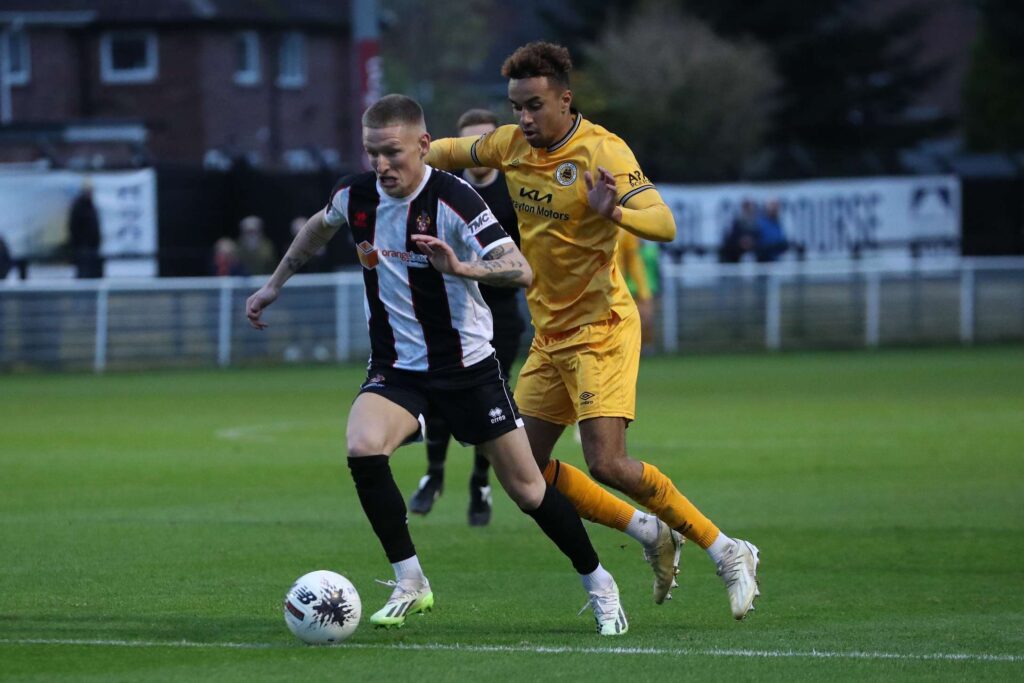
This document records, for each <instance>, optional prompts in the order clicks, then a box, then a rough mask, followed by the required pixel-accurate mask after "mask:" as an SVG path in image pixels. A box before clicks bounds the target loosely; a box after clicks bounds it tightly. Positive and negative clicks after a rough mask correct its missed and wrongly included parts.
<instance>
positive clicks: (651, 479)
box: [633, 462, 718, 550]
mask: <svg viewBox="0 0 1024 683" xmlns="http://www.w3.org/2000/svg"><path fill="white" fill-rule="evenodd" d="M643 466H644V471H643V474H642V475H640V486H639V487H638V490H637V492H636V495H634V496H633V499H634V500H636V502H638V503H640V504H641V505H644V506H646V507H647V509H649V510H650V511H651V512H653V513H654V514H656V515H657V516H658V519H660V520H661V521H663V522H665V523H666V524H668V525H669V526H670V527H672V528H673V529H675V530H676V531H678V532H679V533H681V534H682V535H683V536H686V537H687V538H688V539H690V540H691V541H693V542H694V543H696V544H697V545H699V546H700V547H701V548H703V549H704V550H707V549H708V546H709V545H711V543H712V542H714V540H715V538H717V537H718V527H716V526H715V525H714V524H712V523H711V520H710V519H708V518H707V517H705V516H704V515H703V514H701V511H700V510H698V509H697V508H696V506H694V504H693V503H691V502H690V501H689V500H687V498H686V496H684V495H683V494H682V493H680V492H679V489H677V488H676V485H675V484H673V483H672V480H671V479H669V478H668V477H666V476H665V475H664V474H662V473H661V471H660V470H659V469H658V468H657V467H655V466H654V465H651V464H650V463H646V462H645V463H643Z"/></svg>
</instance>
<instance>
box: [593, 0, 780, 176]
mask: <svg viewBox="0 0 1024 683" xmlns="http://www.w3.org/2000/svg"><path fill="white" fill-rule="evenodd" d="M612 26H614V29H613V28H612ZM583 54H584V56H585V60H584V63H585V64H586V67H585V69H583V70H581V72H580V73H579V74H578V75H577V77H576V87H575V89H576V92H577V95H578V97H577V100H578V102H579V104H580V106H581V107H582V108H583V110H584V111H585V112H586V114H587V116H588V117H589V118H591V119H592V120H594V121H596V122H597V123H600V124H602V125H605V126H607V127H608V128H609V129H611V130H613V131H614V132H615V133H616V134H618V135H620V136H622V137H623V138H624V139H626V140H627V141H628V142H629V143H630V145H631V146H632V148H633V151H634V152H635V153H636V155H637V157H638V160H639V161H640V163H641V164H642V165H643V166H644V168H645V170H646V172H647V173H648V174H649V175H651V176H652V177H657V178H661V179H672V180H697V179H720V178H729V177H733V176H735V175H737V174H738V173H739V171H740V168H741V167H742V165H743V163H744V161H745V160H746V159H747V158H748V157H749V156H750V155H751V154H752V153H754V152H755V151H756V150H757V149H758V148H759V147H760V145H761V142H762V138H763V136H764V133H765V132H766V130H767V127H768V122H769V117H770V114H771V102H772V93H773V91H774V89H775V87H776V85H777V83H778V79H777V78H776V76H775V74H774V71H773V70H772V67H771V66H770V60H769V58H768V54H767V51H766V50H765V49H764V48H762V47H761V46H759V45H756V44H754V43H752V42H749V41H744V42H742V43H738V44H733V43H729V42H727V41H725V40H722V39H721V38H719V37H718V36H716V35H715V34H714V33H713V32H712V31H711V29H710V28H708V26H707V25H706V24H704V23H702V22H700V21H698V20H696V19H694V18H693V17H691V16H688V15H686V14H684V13H682V12H681V11H680V10H679V9H678V8H676V7H674V6H672V5H671V4H670V3H667V2H664V1H663V0H661V1H655V2H647V3H645V4H643V5H641V7H640V8H639V10H638V9H636V8H634V9H633V10H632V11H631V12H630V13H629V15H627V18H624V19H621V20H616V21H613V22H611V23H610V24H609V26H608V27H606V28H605V29H604V30H603V31H602V32H601V34H600V36H599V37H598V39H597V41H596V42H594V43H592V44H590V45H587V46H585V47H584V48H583Z"/></svg>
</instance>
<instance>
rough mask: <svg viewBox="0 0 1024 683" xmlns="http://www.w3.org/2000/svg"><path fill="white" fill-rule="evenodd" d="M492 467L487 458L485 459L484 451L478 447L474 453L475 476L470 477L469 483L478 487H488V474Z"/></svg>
mask: <svg viewBox="0 0 1024 683" xmlns="http://www.w3.org/2000/svg"><path fill="white" fill-rule="evenodd" d="M490 467H491V463H490V462H488V460H487V458H486V457H484V453H483V451H482V450H480V447H479V446H477V447H476V449H475V450H474V452H473V474H472V475H470V477H469V483H470V484H471V485H472V486H476V487H480V486H487V472H488V470H489V469H490Z"/></svg>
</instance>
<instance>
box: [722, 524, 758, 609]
mask: <svg viewBox="0 0 1024 683" xmlns="http://www.w3.org/2000/svg"><path fill="white" fill-rule="evenodd" d="M760 563H761V553H760V551H759V550H758V549H757V546H755V545H754V544H753V543H749V542H747V541H741V540H739V539H735V540H734V542H733V544H732V546H730V547H729V548H728V549H727V550H726V551H725V556H724V557H723V558H722V561H721V562H719V563H718V575H719V576H720V577H722V581H724V582H725V590H726V591H728V593H729V605H730V607H732V616H733V617H735V618H736V619H742V618H743V617H745V616H747V614H748V613H749V612H751V611H752V610H753V609H754V598H756V597H757V596H759V595H760V594H761V591H760V590H758V587H757V565H759V564H760Z"/></svg>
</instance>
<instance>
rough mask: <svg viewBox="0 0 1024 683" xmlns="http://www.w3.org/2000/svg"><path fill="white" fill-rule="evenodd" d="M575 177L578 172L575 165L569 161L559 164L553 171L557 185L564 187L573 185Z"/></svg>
mask: <svg viewBox="0 0 1024 683" xmlns="http://www.w3.org/2000/svg"><path fill="white" fill-rule="evenodd" d="M577 175H578V171H577V170H576V164H574V163H573V162H571V161H566V162H565V163H564V164H559V166H558V168H556V169H555V180H556V181H558V184H559V185H562V186H565V187H568V186H569V185H572V184H573V183H575V182H576V176H577Z"/></svg>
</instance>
